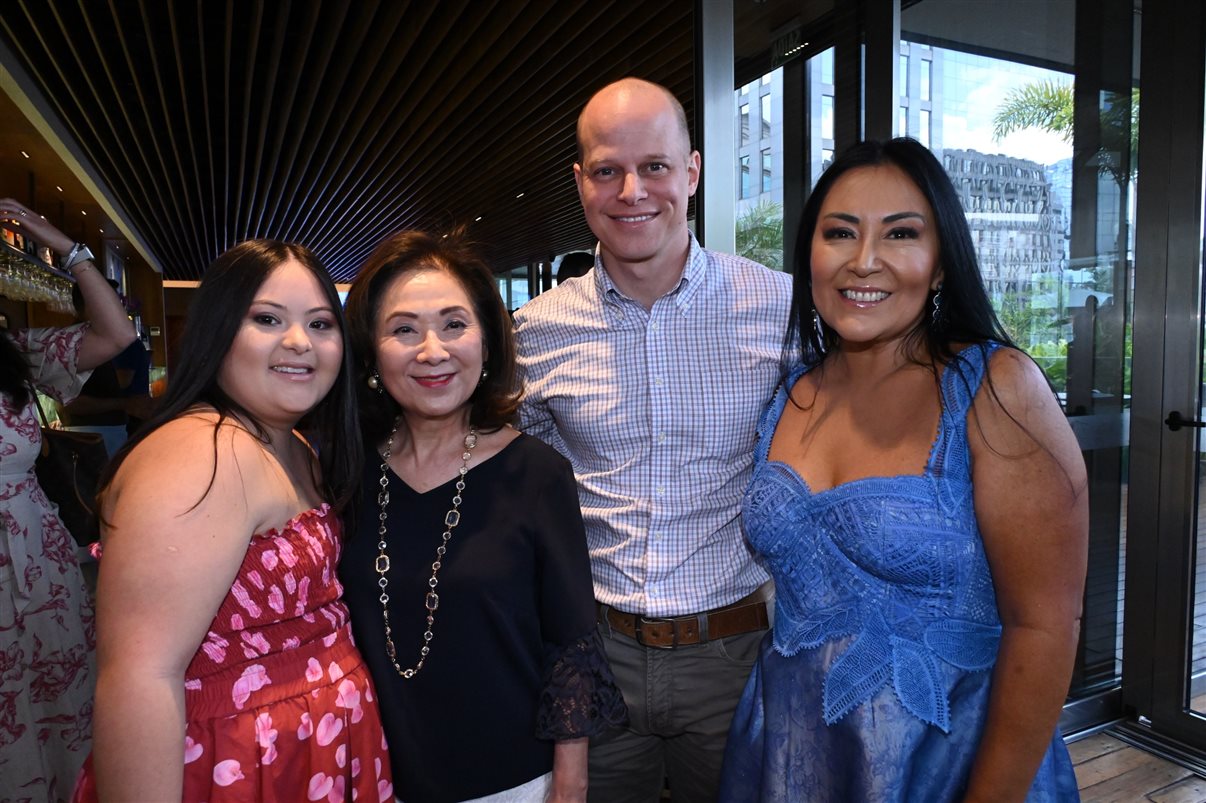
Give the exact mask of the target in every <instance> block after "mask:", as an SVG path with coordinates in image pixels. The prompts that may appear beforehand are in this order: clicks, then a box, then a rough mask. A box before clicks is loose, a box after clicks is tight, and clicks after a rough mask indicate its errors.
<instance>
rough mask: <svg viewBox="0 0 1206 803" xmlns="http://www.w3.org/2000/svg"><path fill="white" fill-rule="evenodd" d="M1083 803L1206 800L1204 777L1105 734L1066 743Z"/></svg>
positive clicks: (1187, 802)
mask: <svg viewBox="0 0 1206 803" xmlns="http://www.w3.org/2000/svg"><path fill="white" fill-rule="evenodd" d="M1068 752H1069V753H1070V754H1071V756H1072V763H1073V764H1074V765H1075V767H1076V780H1077V783H1078V786H1079V787H1080V799H1081V801H1083V803H1134V802H1135V801H1143V800H1150V801H1153V803H1206V778H1202V777H1200V776H1198V775H1195V774H1194V773H1192V772H1190V771H1189V770H1187V769H1185V768H1184V767H1180V766H1178V765H1176V764H1173V763H1172V762H1169V761H1165V760H1164V759H1162V758H1157V757H1156V756H1153V755H1152V754H1151V753H1147V752H1144V751H1143V750H1139V749H1138V748H1135V747H1131V746H1130V745H1129V744H1126V743H1125V742H1122V741H1119V740H1118V739H1115V738H1114V737H1113V736H1110V735H1109V734H1107V733H1098V734H1096V735H1094V736H1090V737H1088V738H1086V739H1081V740H1080V741H1077V742H1073V743H1072V744H1070V745H1068Z"/></svg>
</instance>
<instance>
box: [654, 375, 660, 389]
mask: <svg viewBox="0 0 1206 803" xmlns="http://www.w3.org/2000/svg"><path fill="white" fill-rule="evenodd" d="M653 384H655V385H657V386H658V387H659V388H660V387H661V386H662V378H661V377H660V376H659V377H655V378H654V380H653Z"/></svg>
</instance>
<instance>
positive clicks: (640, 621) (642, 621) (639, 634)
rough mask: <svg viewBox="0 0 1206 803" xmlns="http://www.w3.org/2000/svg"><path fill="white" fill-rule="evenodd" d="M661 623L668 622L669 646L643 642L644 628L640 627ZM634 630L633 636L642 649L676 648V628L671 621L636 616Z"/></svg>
mask: <svg viewBox="0 0 1206 803" xmlns="http://www.w3.org/2000/svg"><path fill="white" fill-rule="evenodd" d="M661 622H669V623H670V643H669V644H650V643H649V642H647V641H645V636H644V628H643V627H642V625H647V624H659V623H661ZM635 629H636V633H635V634H634V635H635V636H636V640H637V643H638V644H640V645H641V646H642V647H648V648H649V649H652V650H672V649H674V648H675V647H677V646H678V628H677V627H675V626H674V620H673V619H659V618H649V617H645V616H637V617H636V627H635Z"/></svg>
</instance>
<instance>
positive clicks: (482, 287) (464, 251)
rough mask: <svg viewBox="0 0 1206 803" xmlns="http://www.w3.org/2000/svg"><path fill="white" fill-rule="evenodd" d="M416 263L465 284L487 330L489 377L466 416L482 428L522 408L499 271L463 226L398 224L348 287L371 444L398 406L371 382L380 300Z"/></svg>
mask: <svg viewBox="0 0 1206 803" xmlns="http://www.w3.org/2000/svg"><path fill="white" fill-rule="evenodd" d="M417 270H442V271H446V272H447V273H449V274H451V275H452V277H453V278H454V279H456V280H457V282H458V283H460V285H461V287H463V288H464V290H465V294H466V295H467V296H469V301H470V302H471V303H472V304H473V311H474V312H475V313H476V314H477V319H478V321H479V322H480V323H481V326H482V333H483V335H484V336H485V346H486V356H485V361H484V363H483V366H482V367H483V368H485V369H486V378H485V379H483V380H482V382H481V384H479V385H478V386H477V389H476V390H474V391H473V395H472V396H470V397H469V421H470V423H472V424H473V425H475V426H477V427H479V428H481V429H484V430H491V429H499V428H501V427H502V426H504V425H505V424H507V423H509V422H510V421H511V419H512V418H513V417H514V416H515V411H516V409H518V407H519V395H520V394H519V393H518V392H517V391H516V390H515V338H514V336H513V335H512V333H511V318H510V316H508V315H507V310H506V308H505V307H504V306H503V303H502V298H501V297H500V296H499V295H498V289H497V287H496V286H495V284H494V276H493V274H492V273H491V272H490V269H489V268H488V267H486V263H485V262H483V261H482V259H481V257H480V256H478V254H477V251H476V250H475V249H474V248H473V247H472V246H471V245H470V244H469V243H468V242H467V241H466V240H465V238H464V235H463V233H462V232H461V231H459V230H457V231H453V232H450V233H449V234H448V235H447V236H446V237H436V236H435V235H431V234H427V233H426V232H422V231H401V232H398V233H397V234H394V235H391V236H390V237H387V238H386V239H385V240H384V241H382V243H381V244H380V245H378V246H377V248H376V249H375V250H374V251H373V253H372V254H370V255H369V258H368V259H367V260H365V262H364V265H362V266H361V268H360V272H359V273H357V274H356V280H355V281H354V282H352V289H351V290H350V291H349V292H348V304H347V316H348V329H350V330H351V334H352V349H353V352H354V353H355V355H356V357H355V362H356V369H355V370H356V391H357V393H359V395H360V420H361V426H362V427H363V430H364V441H365V443H366V444H367V445H368V447H369V448H371V449H375V448H376V446H377V444H378V443H380V442H381V441H383V440H385V437H386V436H387V435H388V434H389V431H390V428H391V427H392V426H393V423H394V420H395V419H396V418H397V417H398V414H399V413H400V412H401V408H400V407H399V405H398V403H397V402H396V401H394V399H393V398H392V397H391V396H390V395H389V394H388V393H378V392H376V391H373V390H370V389H369V387H368V384H367V382H368V378H369V376H370V375H371V374H372V373H373V371H374V370H375V369H376V367H377V349H376V334H375V332H376V327H377V317H378V316H379V315H380V313H381V299H382V298H383V297H384V296H385V292H386V290H387V288H388V287H389V286H390V285H391V284H392V283H393V282H394V281H396V280H397V279H398V278H399V277H401V276H402V275H404V274H407V273H411V272H413V271H417Z"/></svg>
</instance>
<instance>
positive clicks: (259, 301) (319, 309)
mask: <svg viewBox="0 0 1206 803" xmlns="http://www.w3.org/2000/svg"><path fill="white" fill-rule="evenodd" d="M251 303H252V305H253V306H254V305H256V304H259V305H260V306H262V307H273V308H274V309H279V310H284V309H286V307H285V305H284V304H278V303H276V302H275V301H267V300H265V299H261V298H257V299H256V300H255V301H252V302H251ZM334 311H335V310H333V309H331V308H330V307H314V308H312V309H308V310H306V314H307V315H313V314H314V313H316V312H334Z"/></svg>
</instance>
